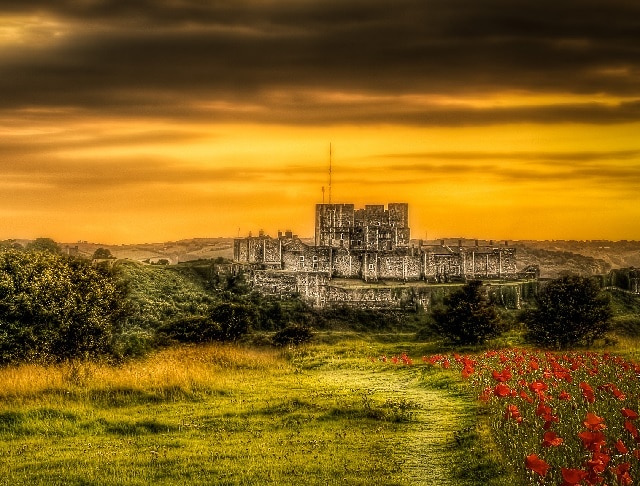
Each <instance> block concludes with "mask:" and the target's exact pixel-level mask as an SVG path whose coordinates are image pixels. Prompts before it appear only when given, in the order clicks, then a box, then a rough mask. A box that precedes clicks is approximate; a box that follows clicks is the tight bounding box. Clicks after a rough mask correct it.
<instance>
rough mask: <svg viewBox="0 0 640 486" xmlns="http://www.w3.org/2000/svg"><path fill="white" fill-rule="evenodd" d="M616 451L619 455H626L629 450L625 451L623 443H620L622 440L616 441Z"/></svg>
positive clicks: (625, 447)
mask: <svg viewBox="0 0 640 486" xmlns="http://www.w3.org/2000/svg"><path fill="white" fill-rule="evenodd" d="M616 450H617V451H618V452H619V453H620V454H626V453H627V452H629V449H627V446H625V445H624V442H622V439H618V441H617V442H616Z"/></svg>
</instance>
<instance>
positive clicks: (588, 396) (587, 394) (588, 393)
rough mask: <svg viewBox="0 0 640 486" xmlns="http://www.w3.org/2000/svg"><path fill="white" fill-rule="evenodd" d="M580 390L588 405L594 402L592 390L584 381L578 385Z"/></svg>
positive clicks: (594, 397)
mask: <svg viewBox="0 0 640 486" xmlns="http://www.w3.org/2000/svg"><path fill="white" fill-rule="evenodd" d="M580 389H581V390H582V396H583V397H584V398H585V400H586V401H587V402H589V403H593V402H595V401H596V396H595V395H594V393H593V388H591V386H590V385H589V383H585V382H584V381H583V382H581V383H580Z"/></svg>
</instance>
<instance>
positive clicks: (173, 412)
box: [0, 332, 508, 485]
mask: <svg viewBox="0 0 640 486" xmlns="http://www.w3.org/2000/svg"><path fill="white" fill-rule="evenodd" d="M412 339H413V336H412V335H409V334H407V335H398V334H386V335H385V334H356V333H338V332H333V333H332V332H327V333H324V334H319V335H317V336H316V339H315V343H313V344H309V345H307V346H303V347H299V348H291V349H274V348H270V347H269V348H267V347H265V348H257V347H242V346H237V345H223V344H212V345H204V346H186V347H176V348H171V349H165V350H161V351H158V352H156V353H154V354H152V355H150V356H148V357H146V358H143V359H139V360H135V361H129V362H127V363H125V364H121V365H117V366H113V365H101V364H96V363H83V362H69V363H65V364H60V365H50V366H40V365H29V364H23V365H17V366H10V367H5V368H2V369H1V370H0V403H1V405H0V459H1V460H0V484H6V485H10V484H11V485H16V484H30V485H37V484H42V485H45V484H46V485H92V484H94V485H116V484H117V485H122V484H131V485H142V484H229V485H235V484H302V483H304V484H355V485H357V484H362V485H371V484H385V485H404V484H407V485H408V484H412V485H415V484H432V485H433V484H435V485H438V484H441V485H449V484H463V485H464V484H469V485H473V484H481V483H485V484H501V483H500V480H501V479H500V478H501V476H502V473H503V472H504V471H502V468H501V466H500V465H499V464H498V462H497V461H496V460H495V458H493V457H491V456H490V455H489V454H487V453H486V452H485V449H484V447H482V445H481V443H482V438H481V437H480V435H478V434H479V432H478V430H479V429H478V427H477V424H478V414H477V409H478V404H477V402H476V401H475V400H474V399H473V397H472V389H471V388H469V387H468V386H467V385H466V384H465V383H464V382H462V381H461V380H459V379H458V377H457V376H456V375H455V374H454V373H451V372H449V371H447V370H438V369H435V368H433V369H430V370H429V374H428V376H425V374H424V369H421V367H420V366H416V367H411V366H403V367H387V366H381V363H380V361H379V360H378V359H375V358H374V357H375V356H378V355H380V354H381V353H383V352H385V353H388V352H391V353H397V354H398V355H401V354H402V353H403V352H413V353H418V354H420V353H426V352H428V351H429V350H430V348H429V347H428V345H422V347H421V346H420V345H417V344H416V343H415V342H413V341H412ZM422 368H424V367H422ZM468 454H473V455H474V457H475V458H474V460H473V461H469V460H468V457H463V456H467V455H468ZM492 481H493V483H492ZM502 484H508V483H502Z"/></svg>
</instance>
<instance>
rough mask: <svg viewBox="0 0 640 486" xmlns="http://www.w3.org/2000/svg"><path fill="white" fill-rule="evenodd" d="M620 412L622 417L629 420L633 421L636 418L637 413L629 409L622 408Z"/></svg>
mask: <svg viewBox="0 0 640 486" xmlns="http://www.w3.org/2000/svg"><path fill="white" fill-rule="evenodd" d="M620 412H621V413H622V416H623V417H625V418H628V419H629V420H635V419H637V418H638V413H637V412H635V411H634V410H632V409H630V408H623V409H622V410H620Z"/></svg>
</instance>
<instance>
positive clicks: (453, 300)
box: [431, 280, 502, 344]
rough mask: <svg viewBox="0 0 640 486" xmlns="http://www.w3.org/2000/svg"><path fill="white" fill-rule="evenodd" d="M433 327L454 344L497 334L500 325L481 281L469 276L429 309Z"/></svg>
mask: <svg viewBox="0 0 640 486" xmlns="http://www.w3.org/2000/svg"><path fill="white" fill-rule="evenodd" d="M431 317H432V319H433V327H434V328H435V330H436V331H437V332H438V333H439V334H441V335H442V336H444V337H446V338H447V339H450V340H451V341H453V342H454V343H455V344H479V343H483V342H485V341H486V340H487V339H489V338H492V337H495V336H497V335H498V334H500V332H501V331H502V325H501V321H500V318H499V316H498V314H497V312H496V310H495V307H494V306H493V305H492V304H491V303H490V302H489V298H488V296H487V292H485V291H484V290H483V289H482V281H480V280H472V281H470V282H469V283H467V284H465V285H463V286H462V287H460V289H458V290H456V291H454V292H452V293H451V294H449V295H448V296H446V297H445V298H444V305H442V306H437V307H435V308H434V309H433V311H432V312H431Z"/></svg>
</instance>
